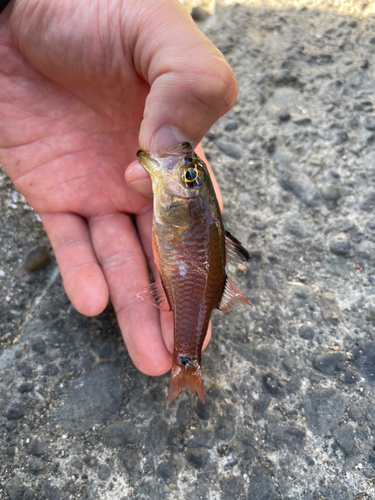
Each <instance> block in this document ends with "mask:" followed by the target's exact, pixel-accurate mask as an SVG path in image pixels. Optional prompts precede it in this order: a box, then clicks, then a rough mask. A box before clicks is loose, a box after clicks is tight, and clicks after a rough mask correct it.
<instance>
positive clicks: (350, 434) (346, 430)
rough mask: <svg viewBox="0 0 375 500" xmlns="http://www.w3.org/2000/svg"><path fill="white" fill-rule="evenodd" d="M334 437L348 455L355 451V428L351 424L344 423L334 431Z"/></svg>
mask: <svg viewBox="0 0 375 500" xmlns="http://www.w3.org/2000/svg"><path fill="white" fill-rule="evenodd" d="M333 437H334V438H335V441H336V443H337V444H338V445H339V446H340V448H341V449H342V451H343V452H344V453H345V455H346V456H349V455H351V454H352V453H353V451H354V446H355V443H354V430H353V427H352V426H351V425H343V426H342V427H337V428H336V429H335V430H334V431H333Z"/></svg>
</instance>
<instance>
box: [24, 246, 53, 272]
mask: <svg viewBox="0 0 375 500" xmlns="http://www.w3.org/2000/svg"><path fill="white" fill-rule="evenodd" d="M51 260H52V258H51V254H50V253H49V250H48V248H47V247H46V246H40V247H35V248H32V249H31V250H30V251H29V252H28V254H27V255H26V258H25V262H24V268H25V269H26V271H30V272H34V271H39V269H43V267H45V266H47V265H48V264H49V263H50V262H51Z"/></svg>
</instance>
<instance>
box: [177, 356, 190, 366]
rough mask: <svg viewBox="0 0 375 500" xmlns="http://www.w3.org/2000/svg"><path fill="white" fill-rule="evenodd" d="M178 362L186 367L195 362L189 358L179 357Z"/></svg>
mask: <svg viewBox="0 0 375 500" xmlns="http://www.w3.org/2000/svg"><path fill="white" fill-rule="evenodd" d="M178 361H179V362H180V363H181V364H182V365H184V366H186V365H192V364H193V361H192V360H191V359H190V358H189V357H188V356H179V357H178Z"/></svg>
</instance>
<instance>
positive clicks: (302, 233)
mask: <svg viewBox="0 0 375 500" xmlns="http://www.w3.org/2000/svg"><path fill="white" fill-rule="evenodd" d="M284 232H285V233H289V234H292V235H293V236H297V238H300V239H304V238H309V237H311V236H314V234H315V232H314V230H313V228H312V227H311V225H310V224H309V223H308V222H306V221H305V220H303V219H302V217H301V214H300V213H298V212H293V213H292V214H291V215H289V216H288V217H287V218H286V219H285V223H284Z"/></svg>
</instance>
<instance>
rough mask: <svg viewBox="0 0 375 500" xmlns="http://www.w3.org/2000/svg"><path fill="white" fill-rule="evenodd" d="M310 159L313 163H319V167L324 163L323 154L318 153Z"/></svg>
mask: <svg viewBox="0 0 375 500" xmlns="http://www.w3.org/2000/svg"><path fill="white" fill-rule="evenodd" d="M309 161H310V163H311V164H312V165H317V166H318V167H320V165H322V164H323V156H322V155H317V154H315V155H311V156H310V159H309Z"/></svg>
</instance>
